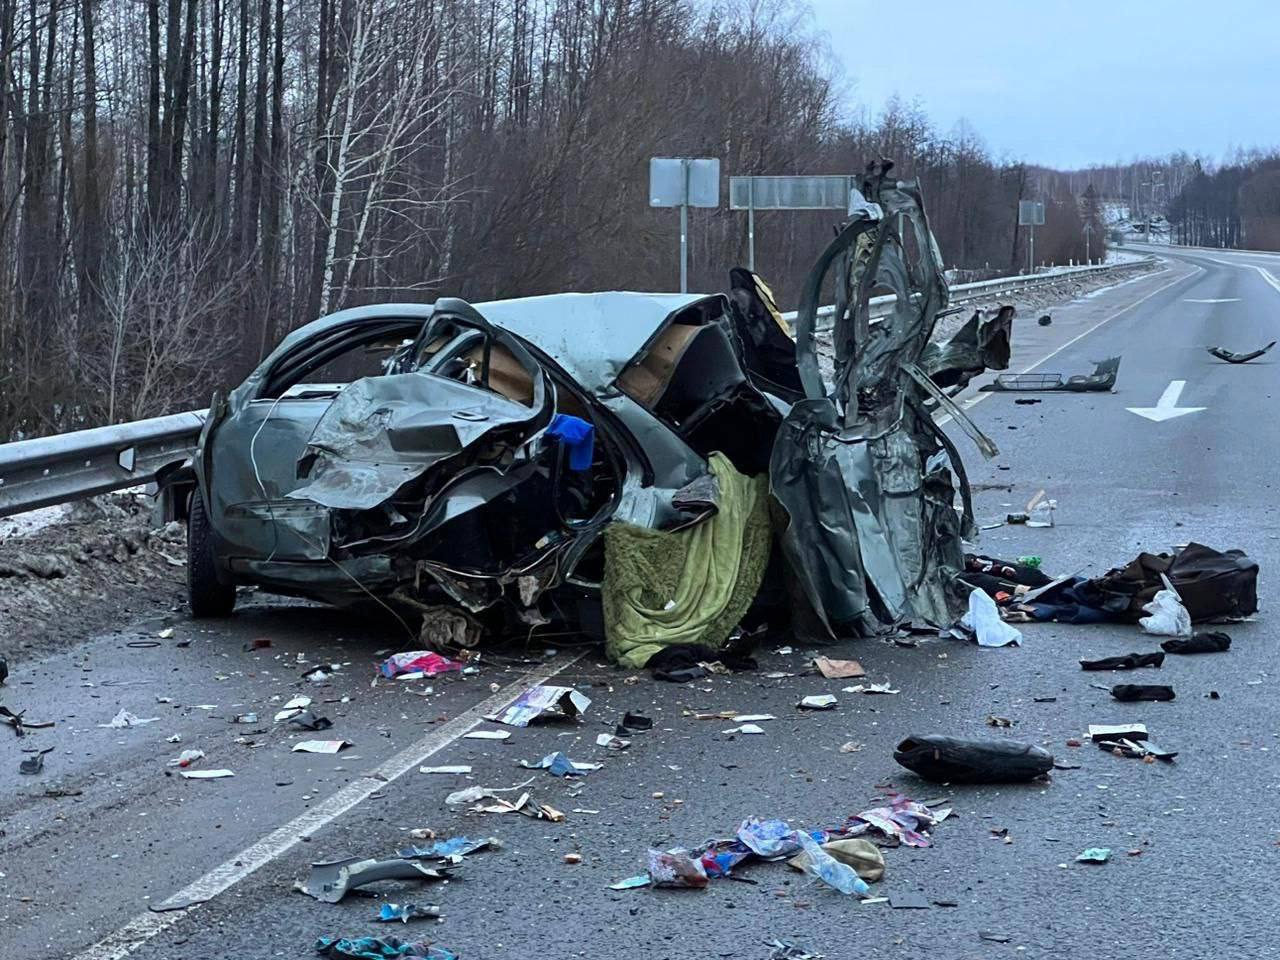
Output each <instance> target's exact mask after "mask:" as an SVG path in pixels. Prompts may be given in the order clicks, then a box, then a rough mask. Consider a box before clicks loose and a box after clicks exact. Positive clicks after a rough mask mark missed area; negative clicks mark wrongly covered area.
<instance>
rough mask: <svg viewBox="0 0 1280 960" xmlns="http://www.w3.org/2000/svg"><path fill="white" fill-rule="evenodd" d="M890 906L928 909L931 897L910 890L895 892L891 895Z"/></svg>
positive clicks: (897, 908) (894, 907) (902, 908)
mask: <svg viewBox="0 0 1280 960" xmlns="http://www.w3.org/2000/svg"><path fill="white" fill-rule="evenodd" d="M889 906H890V907H892V908H893V909H894V910H928V909H929V898H928V897H925V896H923V895H921V894H919V893H911V892H910V891H907V892H903V893H895V894H893V895H892V896H891V897H889Z"/></svg>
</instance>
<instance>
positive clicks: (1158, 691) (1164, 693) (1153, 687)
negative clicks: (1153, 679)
mask: <svg viewBox="0 0 1280 960" xmlns="http://www.w3.org/2000/svg"><path fill="white" fill-rule="evenodd" d="M1111 696H1113V697H1115V698H1116V699H1117V700H1119V701H1121V702H1123V703H1134V702H1137V701H1139V700H1155V701H1163V700H1172V699H1173V698H1174V692H1173V687H1170V686H1165V685H1164V684H1157V683H1117V684H1116V685H1115V686H1114V687H1112V688H1111Z"/></svg>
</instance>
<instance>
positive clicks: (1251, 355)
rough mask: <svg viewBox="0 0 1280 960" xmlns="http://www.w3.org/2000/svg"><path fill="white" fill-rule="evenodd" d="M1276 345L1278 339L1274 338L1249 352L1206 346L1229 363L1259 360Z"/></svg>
mask: <svg viewBox="0 0 1280 960" xmlns="http://www.w3.org/2000/svg"><path fill="white" fill-rule="evenodd" d="M1275 345H1276V341H1274V340H1272V341H1271V342H1270V343H1268V344H1267V345H1266V346H1265V347H1263V348H1262V349H1261V350H1251V351H1249V352H1248V353H1234V352H1232V351H1231V350H1224V349H1222V347H1206V348H1205V349H1206V350H1208V351H1209V352H1210V353H1211V354H1213V355H1214V356H1215V357H1217V358H1218V359H1219V360H1225V361H1227V363H1248V362H1249V361H1250V360H1257V359H1258V357H1260V356H1262V355H1263V354H1264V353H1266V352H1267V351H1268V350H1270V349H1271V348H1272V347H1274V346H1275Z"/></svg>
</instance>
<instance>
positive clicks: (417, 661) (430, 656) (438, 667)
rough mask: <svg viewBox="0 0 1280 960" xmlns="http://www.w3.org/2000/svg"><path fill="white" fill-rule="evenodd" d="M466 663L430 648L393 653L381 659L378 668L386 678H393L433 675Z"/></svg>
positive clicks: (448, 671)
mask: <svg viewBox="0 0 1280 960" xmlns="http://www.w3.org/2000/svg"><path fill="white" fill-rule="evenodd" d="M464 666H466V664H464V663H462V661H460V660H453V659H451V658H449V657H446V656H442V655H441V654H438V653H436V652H434V651H432V650H411V651H408V652H407V653H394V654H392V655H391V656H389V657H387V659H386V660H384V661H382V663H381V665H379V667H378V670H379V671H380V672H381V673H382V675H383V676H384V677H386V678H387V679H388V680H394V679H395V678H396V677H400V676H401V675H402V674H421V675H422V676H424V677H434V676H436V675H437V674H441V673H450V672H452V671H456V670H461V669H462V668H463V667H464Z"/></svg>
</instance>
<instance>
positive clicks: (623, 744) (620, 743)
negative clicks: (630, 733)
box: [596, 733, 631, 750]
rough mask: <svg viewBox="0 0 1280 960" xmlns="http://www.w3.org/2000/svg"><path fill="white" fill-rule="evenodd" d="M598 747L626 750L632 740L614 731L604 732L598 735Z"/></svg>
mask: <svg viewBox="0 0 1280 960" xmlns="http://www.w3.org/2000/svg"><path fill="white" fill-rule="evenodd" d="M596 746H597V747H608V748H609V749H610V750H626V749H627V748H628V747H629V746H631V741H630V740H628V739H626V738H625V737H619V736H617V735H616V734H612V733H602V734H600V735H598V736H597V737H596Z"/></svg>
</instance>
